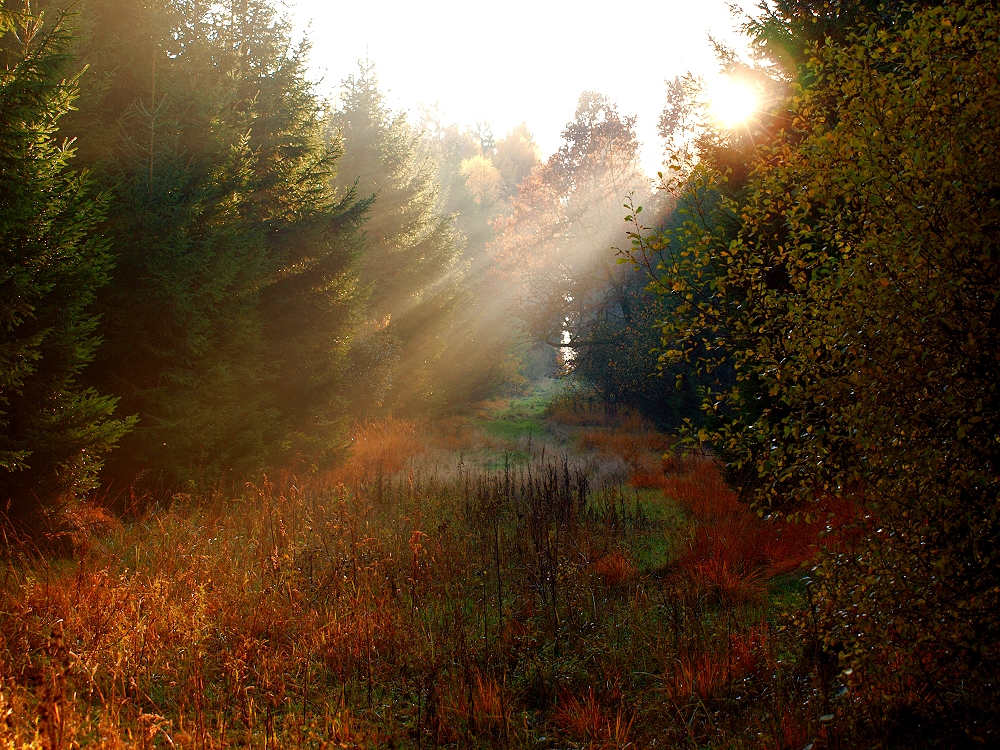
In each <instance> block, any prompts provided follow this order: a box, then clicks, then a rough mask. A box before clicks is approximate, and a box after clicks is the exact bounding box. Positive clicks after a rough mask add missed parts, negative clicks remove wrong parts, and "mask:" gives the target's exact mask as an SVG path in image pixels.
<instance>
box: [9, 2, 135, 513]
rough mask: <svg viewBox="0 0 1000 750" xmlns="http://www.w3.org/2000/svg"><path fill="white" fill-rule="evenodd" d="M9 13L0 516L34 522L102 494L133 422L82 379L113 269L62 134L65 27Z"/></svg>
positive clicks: (95, 203) (68, 96)
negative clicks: (106, 464)
mask: <svg viewBox="0 0 1000 750" xmlns="http://www.w3.org/2000/svg"><path fill="white" fill-rule="evenodd" d="M43 20H44V19H43V18H42V16H40V15H39V16H34V17H33V16H30V15H27V14H21V15H18V16H15V15H14V14H5V15H4V16H3V17H2V19H0V21H2V22H3V25H4V28H3V29H0V31H10V32H13V33H11V34H10V35H9V36H8V37H7V38H6V39H4V40H3V41H4V42H5V44H6V49H5V53H6V55H7V58H8V59H7V66H6V67H5V69H2V70H0V105H2V106H0V248H2V252H3V254H2V257H0V511H2V512H3V513H4V514H6V515H7V516H8V518H10V519H11V520H14V521H16V522H22V523H27V522H30V521H31V519H33V518H35V517H36V516H37V514H38V513H40V512H41V511H43V510H45V506H47V505H48V504H49V503H51V502H52V501H53V500H54V499H55V498H57V497H60V496H66V495H68V494H72V493H77V492H81V491H84V490H87V489H89V488H91V487H93V486H94V484H95V480H96V475H97V472H98V470H99V469H100V467H101V464H102V462H103V460H104V456H105V454H106V453H107V452H108V451H109V450H111V448H112V447H113V446H114V445H115V443H116V441H117V440H118V439H119V438H120V437H121V435H122V434H123V433H124V432H125V431H126V430H127V429H128V427H129V425H130V424H131V420H128V419H126V420H116V419H112V414H113V412H114V410H115V404H116V401H117V399H115V398H112V397H109V396H105V395H101V394H99V393H98V392H97V391H95V390H93V389H90V388H85V387H83V386H81V385H80V384H79V382H78V376H79V375H80V373H81V371H82V370H83V369H84V367H85V366H86V365H87V363H88V362H89V361H90V360H91V358H92V357H93V355H94V350H95V348H96V347H97V344H98V338H97V336H96V335H95V328H96V326H97V322H98V321H97V318H96V317H95V315H94V313H93V311H92V305H91V303H92V302H93V299H94V295H95V292H96V291H97V289H98V288H99V287H101V286H102V285H104V284H105V283H106V281H107V279H108V273H109V270H110V268H111V261H110V258H109V255H108V252H107V247H106V244H105V243H104V241H103V240H102V239H101V238H100V237H99V236H98V235H97V234H95V231H94V230H95V226H96V225H97V224H98V222H99V221H100V220H101V218H102V215H103V212H104V210H105V200H104V197H103V196H101V195H99V194H95V193H94V192H93V191H92V190H91V189H90V185H89V180H88V177H87V175H86V174H85V173H78V172H73V171H71V170H70V169H69V168H68V165H69V162H70V159H71V158H72V156H73V150H72V148H70V144H69V142H67V141H64V140H61V139H60V138H59V136H58V134H57V128H58V124H59V121H60V118H61V117H62V116H63V115H64V114H65V113H66V112H67V111H68V110H69V109H70V107H71V106H72V103H73V101H74V99H75V97H76V91H77V86H76V79H75V78H70V79H68V80H67V79H65V78H63V76H64V73H65V71H66V69H67V67H68V64H69V62H70V60H71V59H72V58H71V55H70V53H69V47H70V43H71V37H70V34H69V32H68V30H67V28H66V26H65V23H64V19H62V18H60V19H59V20H58V21H57V22H56V23H54V24H52V25H51V27H50V28H45V26H44V25H43Z"/></svg>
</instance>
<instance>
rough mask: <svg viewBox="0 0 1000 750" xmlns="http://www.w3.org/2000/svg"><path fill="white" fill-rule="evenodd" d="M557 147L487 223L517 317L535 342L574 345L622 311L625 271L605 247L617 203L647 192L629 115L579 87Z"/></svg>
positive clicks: (615, 228)
mask: <svg viewBox="0 0 1000 750" xmlns="http://www.w3.org/2000/svg"><path fill="white" fill-rule="evenodd" d="M563 140H564V143H563V145H562V146H561V147H560V148H559V150H558V151H557V152H556V153H555V154H553V155H552V156H551V157H550V158H549V159H548V160H547V161H546V162H545V163H543V164H541V165H539V166H537V167H535V169H534V170H532V171H531V173H530V174H528V176H527V177H525V178H524V179H523V181H522V182H521V184H520V188H519V190H518V192H517V194H516V195H515V196H513V197H512V199H511V210H510V212H509V213H508V214H507V215H505V216H501V217H500V218H498V219H497V220H496V222H495V224H494V226H495V228H496V232H497V237H496V240H495V241H494V243H493V244H492V249H493V252H494V255H495V258H496V262H497V264H498V267H499V269H500V270H501V272H502V273H503V274H504V275H505V276H506V278H507V279H509V281H510V284H511V287H510V288H511V289H512V290H513V291H512V296H513V298H514V310H515V314H516V315H517V316H518V318H519V319H520V321H521V323H522V324H523V326H524V328H525V330H526V331H527V332H528V335H529V336H530V337H531V338H532V339H533V340H534V341H536V342H538V343H542V344H546V345H548V346H551V347H555V348H565V349H569V350H579V349H581V348H582V347H586V346H589V345H590V344H591V343H592V342H591V341H590V340H589V338H588V332H587V331H588V325H589V324H590V323H591V322H592V321H593V319H594V316H595V315H598V314H599V313H600V311H602V310H604V309H606V308H608V307H610V306H618V307H619V308H620V306H621V303H622V301H623V300H624V298H625V297H624V286H623V285H624V274H625V273H627V271H625V270H622V269H621V268H619V267H618V266H617V264H616V256H615V251H614V250H613V249H612V248H613V246H614V245H615V244H617V243H619V242H620V240H621V239H622V238H623V237H624V232H625V228H626V227H625V223H624V221H623V218H622V214H623V212H622V201H623V200H624V199H625V198H626V197H627V196H628V195H629V194H630V193H632V192H635V191H639V192H640V193H641V194H645V191H646V190H647V189H648V188H647V186H648V182H647V180H646V179H645V177H644V176H643V174H642V172H641V170H640V168H639V163H638V142H637V140H636V137H635V132H634V118H630V117H624V116H622V115H621V114H620V113H619V112H618V110H617V108H616V107H615V106H614V104H612V103H611V101H610V100H608V99H607V98H606V97H604V96H601V95H599V94H594V93H585V94H583V95H582V96H581V97H580V102H579V105H578V107H577V110H576V115H575V117H574V119H573V121H572V122H570V123H569V124H568V125H567V126H566V129H565V130H564V131H563Z"/></svg>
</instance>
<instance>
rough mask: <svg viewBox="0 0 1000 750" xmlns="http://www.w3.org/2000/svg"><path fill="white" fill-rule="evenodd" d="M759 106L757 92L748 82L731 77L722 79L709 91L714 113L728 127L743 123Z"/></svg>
mask: <svg viewBox="0 0 1000 750" xmlns="http://www.w3.org/2000/svg"><path fill="white" fill-rule="evenodd" d="M759 106H760V100H759V98H758V96H757V92H756V91H755V90H754V89H753V88H751V87H750V86H748V85H747V84H745V83H741V82H740V81H734V80H732V79H731V78H725V79H722V80H720V81H719V82H718V83H716V84H715V85H714V86H712V88H711V91H710V92H709V107H710V108H711V110H712V115H713V117H714V118H715V119H716V120H717V121H718V122H719V124H721V125H723V126H724V127H726V128H734V127H736V126H737V125H741V124H743V123H744V122H746V121H747V120H749V119H750V118H751V117H752V116H753V114H754V113H755V112H756V111H757V109H758V107H759Z"/></svg>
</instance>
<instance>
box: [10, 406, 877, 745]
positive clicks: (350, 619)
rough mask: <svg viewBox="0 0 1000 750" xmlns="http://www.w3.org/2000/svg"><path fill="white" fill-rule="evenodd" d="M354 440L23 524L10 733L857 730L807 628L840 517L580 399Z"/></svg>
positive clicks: (220, 736)
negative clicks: (288, 462)
mask: <svg viewBox="0 0 1000 750" xmlns="http://www.w3.org/2000/svg"><path fill="white" fill-rule="evenodd" d="M351 443H352V446H351V450H350V454H349V455H350V457H349V460H348V461H347V462H346V463H344V464H343V465H342V466H340V467H339V468H337V469H336V470H333V471H329V472H326V473H323V474H319V475H313V476H309V477H303V476H296V475H295V474H294V473H291V472H289V473H284V474H281V475H280V476H269V477H266V478H261V479H260V480H259V481H256V482H252V483H249V484H247V485H246V486H245V487H243V488H238V491H233V490H229V491H223V490H218V491H214V492H211V493H206V494H204V495H198V496H188V495H178V496H175V497H174V498H173V499H172V501H170V502H169V503H166V504H160V505H156V506H153V507H148V508H145V509H143V510H142V511H141V512H139V511H138V510H134V511H133V512H132V513H131V514H127V515H126V516H125V517H124V518H121V519H119V518H118V517H116V516H115V515H114V514H112V513H110V512H109V511H108V510H107V509H106V508H103V507H101V506H100V505H98V504H84V505H79V506H75V507H71V508H66V509H64V510H63V521H62V526H61V527H59V528H58V529H54V530H53V532H52V533H51V534H50V538H49V539H48V540H47V542H45V543H44V544H43V545H37V544H29V543H28V542H27V541H26V540H14V539H8V540H7V542H8V547H9V549H11V550H12V552H11V553H10V554H11V556H12V557H11V559H10V560H9V561H7V562H6V563H5V564H4V566H3V572H2V576H3V578H2V581H0V602H2V603H0V610H2V615H0V675H2V682H0V748H15V747H18V748H20V747H36V748H46V749H47V750H48V749H53V750H54V749H56V748H72V747H99V748H123V747H142V748H154V747H156V748H177V749H179V748H229V747H234V748H235V747H247V748H251V747H253V748H334V747H340V748H404V747H405V748H422V747H427V748H430V747H483V748H493V747H504V748H507V747H514V748H522V747H523V748H529V747H530V748H570V747H573V748H583V747H589V748H628V747H635V748H653V747H657V748H660V747H670V748H672V747H678V748H743V747H746V748H749V747H753V748H774V749H775V750H781V749H784V748H788V749H791V750H802V748H805V747H810V746H811V747H815V748H821V747H838V746H840V745H839V744H838V741H837V739H836V738H837V736H838V733H837V732H836V731H835V728H836V725H837V722H838V720H839V718H838V717H839V715H840V714H841V713H842V711H840V710H839V708H838V707H839V706H842V705H844V704H845V702H846V701H852V700H853V701H857V700H864V686H862V685H857V684H851V677H850V675H845V674H837V667H836V663H835V661H834V660H831V659H830V658H829V657H827V656H826V655H825V654H824V652H823V650H822V649H821V648H820V647H819V645H818V641H814V640H811V639H810V638H808V637H807V638H803V636H802V633H804V632H805V633H808V632H810V630H809V625H808V618H809V614H810V604H809V602H810V595H811V591H810V587H809V582H808V577H807V575H808V561H809V559H810V558H811V556H812V555H813V553H814V551H815V548H816V545H817V544H820V543H823V542H822V534H821V532H822V529H823V528H824V527H825V523H826V522H825V521H818V522H814V523H812V524H805V523H786V522H784V521H781V522H777V521H765V520H763V519H761V518H758V517H757V516H755V515H752V514H751V513H749V512H748V511H747V510H746V509H745V508H744V507H743V506H741V505H740V504H739V503H738V502H737V500H736V497H735V496H734V494H733V493H732V492H731V491H730V490H729V489H728V488H727V487H726V486H725V484H724V483H723V481H722V480H721V478H720V476H719V473H718V470H717V467H716V464H715V462H714V461H713V460H712V458H711V457H710V456H703V455H686V454H684V453H683V452H682V451H680V450H679V448H678V446H676V445H675V444H674V442H673V440H672V439H671V438H669V437H667V436H665V435H663V434H661V433H659V432H657V431H656V430H655V429H654V428H653V427H652V426H651V425H649V424H647V423H645V422H644V421H643V420H642V419H641V418H639V417H638V416H636V415H634V414H631V413H628V412H624V411H622V412H618V413H614V414H609V413H607V412H606V411H604V410H603V409H601V408H600V407H598V406H595V405H593V404H588V403H587V402H585V401H583V400H581V399H579V398H573V397H572V396H565V395H564V396H561V397H560V396H559V395H558V394H556V395H553V394H551V393H543V394H539V395H535V396H533V397H526V398H520V399H513V400H509V399H508V400H500V401H495V402H491V403H487V404H482V405H480V407H479V408H478V410H477V411H475V412H474V413H472V414H469V415H468V416H465V417H454V418H450V419H447V420H443V421H438V422H436V423H434V424H431V423H416V422H409V421H403V420H399V419H386V420H383V421H379V422H376V423H371V424H367V425H363V426H359V427H357V428H355V429H354V431H353V432H352V436H351ZM43 547H44V549H43ZM54 551H55V552H58V553H59V554H54Z"/></svg>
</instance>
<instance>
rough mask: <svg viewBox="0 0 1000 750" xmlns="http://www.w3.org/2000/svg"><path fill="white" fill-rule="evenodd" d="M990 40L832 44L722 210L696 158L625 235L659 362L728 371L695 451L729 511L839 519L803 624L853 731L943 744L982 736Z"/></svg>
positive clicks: (994, 357) (993, 28)
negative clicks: (677, 205)
mask: <svg viewBox="0 0 1000 750" xmlns="http://www.w3.org/2000/svg"><path fill="white" fill-rule="evenodd" d="M796 18H797V17H793V18H792V20H793V21H794V20H795V19H796ZM790 28H794V24H792V23H790ZM998 29H1000V17H998V16H997V13H996V10H995V9H994V8H993V7H991V5H990V4H980V3H964V2H954V3H948V4H944V5H940V6H936V7H930V8H925V9H920V10H916V11H912V12H911V11H910V10H906V11H902V12H900V13H899V14H898V15H897V16H896V17H895V20H894V21H892V22H886V19H885V18H879V19H875V20H868V21H866V22H865V23H861V24H859V25H858V26H856V27H855V28H854V29H853V30H847V31H843V32H842V34H841V37H840V39H839V40H834V39H831V38H829V37H828V38H826V39H825V44H823V45H822V46H818V45H814V46H812V47H811V57H809V60H808V62H807V63H805V64H804V66H803V68H802V70H801V71H800V73H801V76H800V80H801V81H802V82H803V83H801V84H800V85H799V88H798V89H797V92H796V94H795V96H794V97H793V98H792V99H791V101H790V102H789V103H788V104H787V106H788V110H787V111H788V112H789V113H790V117H789V118H788V119H787V120H786V123H787V127H786V128H785V129H783V130H780V131H778V132H776V134H775V135H774V138H773V140H772V142H771V143H770V144H763V145H758V146H757V147H756V148H755V149H754V150H753V151H749V152H747V153H748V157H747V164H748V167H749V169H748V171H747V174H748V177H747V178H746V180H745V182H744V183H743V184H742V185H741V186H740V188H739V189H738V190H732V189H730V188H729V187H727V181H728V180H729V179H730V178H731V177H732V176H733V173H732V172H731V171H727V172H723V171H720V170H719V169H717V168H715V164H713V162H712V161H711V159H707V160H706V162H705V163H704V164H703V165H702V166H701V167H699V168H698V169H697V170H696V171H695V173H694V174H693V175H692V176H691V178H690V180H689V182H688V188H687V191H686V193H685V194H684V195H685V198H686V200H687V202H688V213H687V215H686V216H687V218H686V221H685V222H684V224H683V226H681V227H678V228H677V229H676V230H675V231H674V232H672V233H670V234H664V233H659V232H637V233H636V234H635V236H634V240H635V243H636V248H637V250H638V251H639V252H640V254H641V255H642V256H643V257H644V258H646V259H650V258H653V259H655V262H653V263H651V267H653V268H654V269H656V271H657V273H658V276H657V277H656V283H657V284H659V285H660V288H661V289H663V292H664V294H668V295H672V296H673V297H675V298H676V299H677V300H678V303H677V307H676V308H675V314H674V316H673V317H671V318H669V319H665V320H664V326H665V331H666V335H667V341H668V343H669V344H671V347H670V348H672V350H673V352H674V355H675V356H676V357H680V358H684V357H688V358H698V357H701V356H702V355H704V349H703V344H704V342H706V341H711V342H714V344H715V345H716V346H717V347H719V348H720V349H722V350H724V351H725V352H726V356H727V357H728V358H729V360H730V361H731V362H732V363H733V366H734V368H735V373H736V376H737V382H736V383H735V384H733V385H732V386H730V387H725V388H716V389H715V390H714V391H713V392H712V393H710V394H707V395H708V396H709V398H708V401H707V402H708V404H709V407H710V409H711V410H712V411H713V412H714V413H715V414H716V415H717V416H718V418H719V419H718V421H717V422H716V427H715V428H714V429H703V430H702V431H701V434H700V435H698V436H697V437H700V438H701V439H702V440H704V441H708V442H709V443H711V445H712V446H713V447H714V448H715V450H716V451H717V453H718V454H719V455H720V456H722V457H723V458H724V460H725V461H726V463H727V465H728V468H729V469H730V472H731V476H734V477H736V478H738V479H739V480H740V484H741V487H742V490H743V494H744V496H745V497H746V499H748V500H749V501H750V502H752V503H753V505H754V506H755V507H756V508H758V509H759V510H760V511H761V512H763V513H774V512H779V513H790V512H800V513H805V514H806V515H810V514H817V513H821V512H822V511H821V508H823V507H825V504H826V503H827V502H828V501H829V500H830V498H834V499H836V500H837V501H838V502H842V503H843V502H846V503H847V504H848V507H852V508H854V509H855V511H854V513H853V514H851V515H850V516H849V517H848V518H846V519H844V518H842V519H841V521H842V522H844V523H846V524H847V525H846V526H845V527H844V528H843V529H842V530H841V532H840V536H839V538H838V539H837V540H834V541H832V542H831V543H830V544H829V545H828V547H827V549H826V551H825V552H824V554H823V555H822V557H821V558H820V562H819V565H818V567H817V568H816V570H815V572H814V575H813V584H812V585H813V589H812V591H813V594H814V596H815V599H814V604H815V606H816V611H815V615H814V617H813V616H806V617H804V619H803V621H802V627H804V628H806V629H808V631H809V632H814V631H815V629H816V628H819V629H820V635H821V637H822V639H823V642H824V643H825V647H826V648H827V649H828V650H829V652H830V653H833V654H836V655H837V656H838V657H839V659H840V663H841V666H842V667H844V668H851V669H853V672H851V673H850V674H852V675H853V677H852V678H851V679H852V680H857V681H859V682H857V683H856V684H858V685H860V684H861V683H862V682H864V684H867V685H869V686H875V685H877V686H879V687H878V689H877V690H870V691H868V692H865V691H863V690H858V691H856V693H852V694H851V695H852V697H851V698H850V699H849V706H850V709H849V710H848V716H853V717H854V718H855V719H858V718H860V719H861V720H863V721H866V722H868V726H869V728H871V727H875V728H878V730H879V731H884V732H888V733H890V736H891V735H892V734H896V735H897V739H898V738H899V735H900V733H903V734H905V733H906V732H908V731H912V730H913V729H915V728H917V727H923V728H922V729H921V730H920V731H921V732H922V734H921V738H920V739H921V742H933V741H937V742H940V743H941V744H942V745H944V746H954V744H953V743H956V742H978V743H985V744H991V743H993V742H995V741H996V739H997V733H998V732H1000V726H998V725H997V722H996V717H997V712H996V708H997V705H998V701H1000V687H998V683H997V681H996V675H997V674H998V673H1000V620H998V617H997V613H998V612H1000V560H998V559H997V556H996V554H995V550H996V549H997V547H998V545H1000V512H998V509H1000V444H998V442H997V434H998V432H1000V390H998V378H997V375H998V373H1000V359H998V352H1000V341H998V340H997V332H998V331H1000V326H998V322H1000V317H998V316H1000V297H998V294H997V290H998V289H1000V265H998V258H1000V252H998V250H1000V248H998V243H1000V234H998V227H1000V202H998V195H1000V189H998V185H997V176H998V175H1000V156H998V151H997V143H998V142H1000V132H998V123H1000V110H998V102H1000V95H998V94H1000V91H998V88H997V86H998V84H997V78H996V70H997V69H998V66H1000V32H998ZM702 208H706V210H700V209H702ZM911 739H912V738H911ZM900 741H903V740H900Z"/></svg>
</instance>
